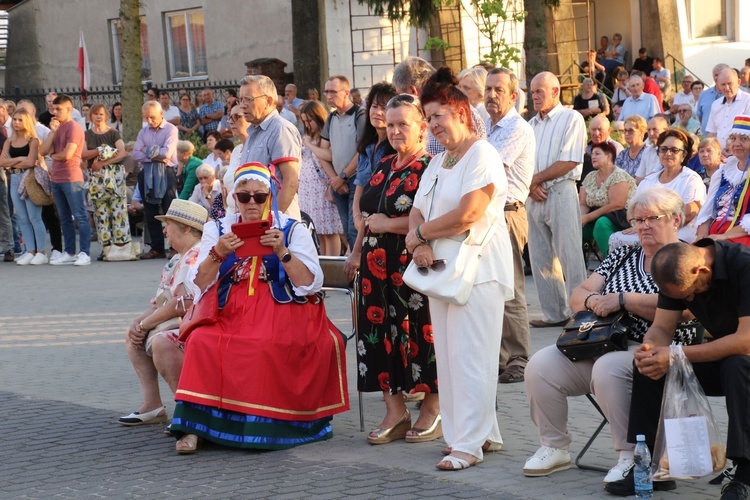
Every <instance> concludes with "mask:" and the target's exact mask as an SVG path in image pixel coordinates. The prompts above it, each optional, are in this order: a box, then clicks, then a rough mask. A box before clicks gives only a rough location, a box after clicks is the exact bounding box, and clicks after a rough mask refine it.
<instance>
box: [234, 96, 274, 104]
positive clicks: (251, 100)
mask: <svg viewBox="0 0 750 500" xmlns="http://www.w3.org/2000/svg"><path fill="white" fill-rule="evenodd" d="M261 97H268V96H267V95H265V94H261V95H256V96H255V97H243V98H242V99H240V102H241V103H242V104H252V103H254V102H255V100H256V99H260V98H261Z"/></svg>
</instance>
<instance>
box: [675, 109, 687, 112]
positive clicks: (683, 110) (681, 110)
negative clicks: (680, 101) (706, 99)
mask: <svg viewBox="0 0 750 500" xmlns="http://www.w3.org/2000/svg"><path fill="white" fill-rule="evenodd" d="M677 112H678V113H689V112H690V110H689V109H680V110H678V111H677Z"/></svg>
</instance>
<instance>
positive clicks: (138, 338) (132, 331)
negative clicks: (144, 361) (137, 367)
mask: <svg viewBox="0 0 750 500" xmlns="http://www.w3.org/2000/svg"><path fill="white" fill-rule="evenodd" d="M144 338H146V332H143V331H142V330H141V326H140V323H139V322H138V321H133V322H132V323H130V328H128V342H130V343H131V344H132V345H133V347H135V348H136V349H143V348H144V347H143V339H144Z"/></svg>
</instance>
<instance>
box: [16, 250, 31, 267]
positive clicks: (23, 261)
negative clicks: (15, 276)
mask: <svg viewBox="0 0 750 500" xmlns="http://www.w3.org/2000/svg"><path fill="white" fill-rule="evenodd" d="M33 258H34V254H33V253H29V252H25V253H24V254H23V255H21V256H20V257H19V258H18V260H16V264H18V265H19V266H26V265H28V264H29V262H31V260H32V259H33Z"/></svg>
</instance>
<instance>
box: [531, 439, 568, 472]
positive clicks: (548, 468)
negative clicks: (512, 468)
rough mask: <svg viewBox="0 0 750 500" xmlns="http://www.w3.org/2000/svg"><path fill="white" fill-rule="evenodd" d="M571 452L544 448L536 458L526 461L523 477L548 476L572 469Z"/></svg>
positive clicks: (535, 454) (540, 449)
mask: <svg viewBox="0 0 750 500" xmlns="http://www.w3.org/2000/svg"><path fill="white" fill-rule="evenodd" d="M570 467H571V463H570V452H569V451H568V450H563V449H561V448H550V447H549V446H542V447H541V448H539V449H538V450H537V451H536V453H534V456H533V457H531V458H529V459H528V460H526V465H524V466H523V475H524V476H529V477H539V476H547V475H549V474H552V473H553V472H557V471H560V470H567V469H570Z"/></svg>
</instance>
